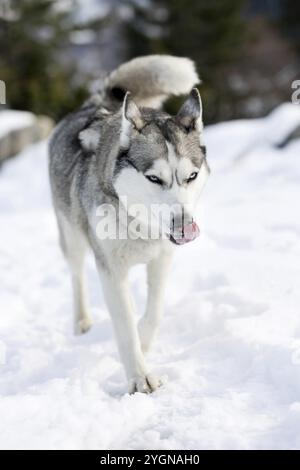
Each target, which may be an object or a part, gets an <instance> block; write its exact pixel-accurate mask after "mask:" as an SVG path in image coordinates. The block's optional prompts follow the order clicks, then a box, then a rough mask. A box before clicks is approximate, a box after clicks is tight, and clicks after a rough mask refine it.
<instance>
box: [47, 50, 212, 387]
mask: <svg viewBox="0 0 300 470" xmlns="http://www.w3.org/2000/svg"><path fill="white" fill-rule="evenodd" d="M197 83H199V79H198V76H197V74H196V72H195V68H194V64H193V62H192V61H190V60H189V59H186V58H179V57H172V56H164V55H154V56H147V57H140V58H137V59H134V60H132V61H130V62H128V63H126V64H123V65H122V66H120V67H119V68H118V69H117V70H115V71H114V72H112V73H111V74H110V75H109V76H108V77H107V79H106V80H105V82H104V84H103V85H102V89H101V90H100V91H99V92H98V93H96V94H95V95H93V96H91V98H89V99H88V101H86V102H85V103H84V104H83V105H82V107H81V108H80V109H78V110H77V111H75V112H74V113H72V114H70V115H68V116H67V117H66V118H64V119H63V120H62V121H61V123H60V124H59V125H58V126H57V127H56V129H55V130H54V132H53V135H52V137H51V140H50V162H49V172H50V181H51V188H52V195H53V203H54V208H55V213H56V216H57V222H58V227H59V234H60V244H61V247H62V250H63V252H64V254H65V257H66V259H67V261H68V264H69V266H70V270H71V276H72V284H73V294H74V310H75V333H76V334H81V333H85V332H86V331H88V330H89V328H90V327H91V325H92V322H91V318H90V314H89V307H88V302H87V295H86V284H85V278H84V272H83V264H84V257H85V253H86V249H87V248H88V247H90V248H91V249H92V251H93V253H94V256H95V260H96V265H97V269H98V271H99V275H100V279H101V282H102V287H103V292H104V296H105V299H106V303H107V306H108V309H109V312H110V315H111V318H112V321H113V326H114V331H115V336H116V339H117V344H118V349H119V353H120V357H121V360H122V362H123V364H124V367H125V372H126V375H127V378H128V382H129V391H130V392H131V393H134V392H136V391H137V392H144V393H149V392H152V391H154V390H156V389H157V387H159V385H160V384H161V382H160V380H159V379H158V378H157V377H155V376H154V375H153V374H152V373H150V371H149V369H148V367H147V365H146V362H145V353H146V352H147V351H148V349H149V347H150V345H151V343H152V340H153V339H154V337H155V334H156V332H157V326H158V322H159V319H160V317H161V315H162V307H163V293H164V289H165V284H166V279H167V273H168V269H169V266H170V260H171V257H172V253H173V251H174V247H175V246H176V245H182V244H184V243H186V242H188V241H191V240H193V239H194V238H196V236H197V235H198V232H199V230H198V226H197V224H196V223H195V222H194V220H193V209H194V207H195V205H196V202H197V200H198V197H199V194H200V191H201V189H202V187H203V185H204V183H205V181H206V179H207V176H208V174H209V168H208V165H207V162H206V157H205V146H204V145H203V142H202V128H203V125H202V105H201V100H200V95H199V92H198V90H197V89H196V88H193V87H194V86H195V85H196V84H197ZM191 89H192V91H191V92H190V90H191ZM189 92H190V94H189V96H188V98H187V99H186V101H185V102H184V104H183V105H182V107H181V109H180V110H179V112H178V113H177V115H176V116H173V117H172V116H170V115H168V114H167V113H165V112H163V111H160V110H159V108H160V107H161V105H162V103H163V102H164V101H165V99H166V98H168V97H169V96H171V95H181V94H187V93H189ZM124 200H126V201H127V205H126V204H125V203H123V201H124ZM154 203H155V204H164V205H165V206H166V205H167V206H170V205H173V206H174V207H176V210H175V211H173V212H172V217H169V219H168V220H166V219H164V220H163V223H162V225H161V228H160V231H159V236H158V237H155V238H154V239H153V238H151V237H148V238H145V237H140V238H137V237H135V236H131V235H132V233H131V232H132V230H131V229H130V227H129V228H128V229H127V232H126V233H127V236H126V237H120V236H118V235H117V236H114V237H107V238H105V237H101V236H98V232H97V210H98V209H99V207H100V208H101V207H103V205H105V206H106V207H109V208H110V209H111V210H110V214H108V217H110V220H111V221H112V220H113V218H117V222H118V224H119V225H122V224H123V223H125V222H124V221H125V218H126V217H127V216H129V217H130V218H131V220H132V211H131V209H132V208H133V207H134V205H135V204H138V205H142V206H143V207H146V208H150V212H151V205H152V204H154ZM137 217H138V216H137ZM163 218H164V216H163ZM127 220H128V219H127ZM139 222H140V223H141V225H145V224H147V222H146V221H145V220H144V219H143V218H142V217H141V220H139ZM152 223H153V224H155V222H152V221H150V222H148V226H149V225H150V226H151V225H152ZM150 228H151V227H150ZM164 235H165V236H164ZM137 263H144V264H146V265H147V283H148V298H147V306H146V312H145V314H144V316H143V317H142V318H141V320H140V322H139V323H138V324H137V322H136V320H135V316H134V305H133V302H132V299H131V296H130V292H129V288H128V271H129V268H130V267H131V266H133V265H135V264H137Z"/></svg>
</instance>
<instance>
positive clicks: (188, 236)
mask: <svg viewBox="0 0 300 470" xmlns="http://www.w3.org/2000/svg"><path fill="white" fill-rule="evenodd" d="M199 235H200V230H199V227H198V225H197V224H196V222H193V223H191V224H188V225H185V227H184V229H183V236H181V237H180V238H175V240H176V243H178V245H184V244H185V243H188V242H192V241H193V240H195V238H197V237H199Z"/></svg>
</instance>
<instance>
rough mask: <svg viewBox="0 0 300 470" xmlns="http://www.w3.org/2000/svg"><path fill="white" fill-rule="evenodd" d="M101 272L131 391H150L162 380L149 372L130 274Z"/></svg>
mask: <svg viewBox="0 0 300 470" xmlns="http://www.w3.org/2000/svg"><path fill="white" fill-rule="evenodd" d="M99 271H100V277H101V280H102V286H103V292H104V295H105V299H106V302H107V306H108V309H109V312H110V315H111V318H112V321H113V325H114V330H115V335H116V339H117V343H118V349H119V353H120V357H121V360H122V362H123V364H124V367H125V371H126V375H127V378H128V382H129V392H130V393H134V392H144V393H150V392H152V391H154V390H156V389H157V388H158V387H159V385H160V381H159V380H158V379H157V378H156V377H155V376H153V375H152V374H150V373H149V371H148V368H147V366H146V364H145V359H144V355H143V352H142V349H141V343H140V339H139V335H138V330H137V325H136V321H135V317H134V311H133V310H134V305H133V299H132V298H131V295H130V291H129V286H128V279H127V275H120V274H119V273H117V272H109V273H108V272H105V271H103V270H101V269H100V270H99Z"/></svg>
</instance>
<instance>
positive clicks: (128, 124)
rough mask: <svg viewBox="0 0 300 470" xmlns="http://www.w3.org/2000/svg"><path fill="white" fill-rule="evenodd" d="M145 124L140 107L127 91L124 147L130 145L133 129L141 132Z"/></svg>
mask: <svg viewBox="0 0 300 470" xmlns="http://www.w3.org/2000/svg"><path fill="white" fill-rule="evenodd" d="M144 125H145V123H144V120H143V118H142V114H141V112H140V110H139V108H138V107H137V105H136V104H135V102H134V101H133V100H132V99H131V98H130V93H129V92H127V93H126V95H125V98H124V101H123V106H122V123H121V136H120V141H121V146H122V147H124V148H127V147H129V143H130V136H131V132H132V130H133V129H136V130H137V131H139V132H140V131H141V130H142V129H143V127H144Z"/></svg>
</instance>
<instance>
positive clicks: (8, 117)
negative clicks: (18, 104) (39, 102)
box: [0, 110, 36, 139]
mask: <svg viewBox="0 0 300 470" xmlns="http://www.w3.org/2000/svg"><path fill="white" fill-rule="evenodd" d="M35 120H36V117H35V116H34V114H32V113H29V112H27V111H13V110H2V111H0V139H1V137H3V136H5V135H6V134H8V133H9V132H11V131H15V130H17V129H23V128H24V127H27V126H31V125H33V124H34V122H35Z"/></svg>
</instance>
